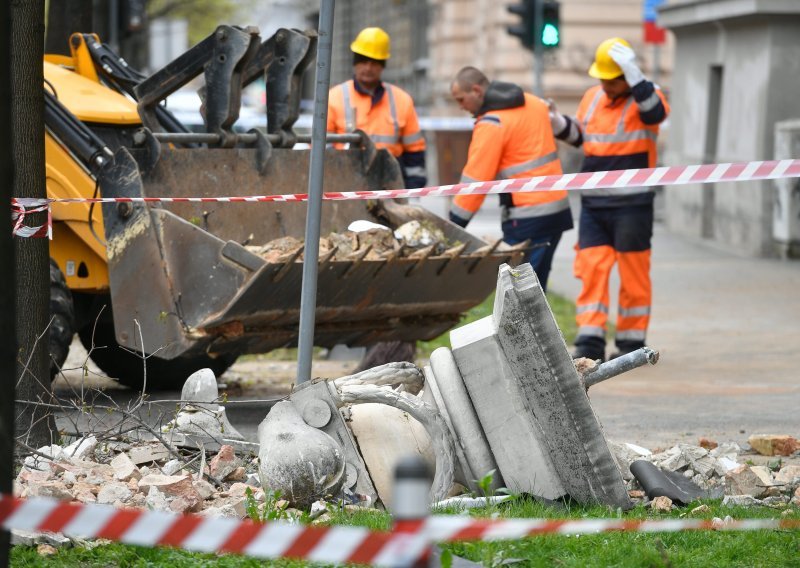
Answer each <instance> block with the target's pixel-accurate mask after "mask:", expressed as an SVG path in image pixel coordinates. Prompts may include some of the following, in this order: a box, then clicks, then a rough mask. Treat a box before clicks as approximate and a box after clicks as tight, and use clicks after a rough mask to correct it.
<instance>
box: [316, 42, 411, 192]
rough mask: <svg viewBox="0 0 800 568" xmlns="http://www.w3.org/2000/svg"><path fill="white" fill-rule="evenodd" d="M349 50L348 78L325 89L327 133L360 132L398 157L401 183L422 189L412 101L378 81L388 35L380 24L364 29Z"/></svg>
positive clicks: (388, 49)
mask: <svg viewBox="0 0 800 568" xmlns="http://www.w3.org/2000/svg"><path fill="white" fill-rule="evenodd" d="M350 50H351V51H352V52H353V78H352V79H350V80H349V81H345V82H344V83H341V84H339V85H336V86H335V87H333V88H332V89H331V91H330V94H329V97H328V132H332V133H344V132H353V131H354V130H356V129H359V130H363V131H364V132H366V133H367V134H369V136H370V138H372V140H373V142H374V143H375V145H376V146H377V147H378V148H385V149H387V150H388V151H389V152H390V153H391V154H392V155H393V156H395V157H396V158H397V159H398V161H399V162H400V166H401V168H402V170H403V179H404V181H405V185H406V187H408V188H416V187H423V186H424V185H425V183H426V182H427V178H426V174H425V139H424V138H423V136H422V132H421V131H420V128H419V120H418V119H417V112H416V110H415V109H414V102H413V101H412V99H411V96H410V95H409V94H408V93H406V92H405V91H404V90H402V89H401V88H400V87H397V86H395V85H391V84H389V83H386V82H383V81H381V75H382V74H383V70H384V68H385V67H386V61H388V59H389V57H390V56H391V54H390V39H389V34H387V33H386V32H385V31H383V30H382V29H381V28H374V27H373V28H364V29H363V30H361V32H359V34H358V36H357V37H356V39H355V40H354V41H353V43H351V44H350Z"/></svg>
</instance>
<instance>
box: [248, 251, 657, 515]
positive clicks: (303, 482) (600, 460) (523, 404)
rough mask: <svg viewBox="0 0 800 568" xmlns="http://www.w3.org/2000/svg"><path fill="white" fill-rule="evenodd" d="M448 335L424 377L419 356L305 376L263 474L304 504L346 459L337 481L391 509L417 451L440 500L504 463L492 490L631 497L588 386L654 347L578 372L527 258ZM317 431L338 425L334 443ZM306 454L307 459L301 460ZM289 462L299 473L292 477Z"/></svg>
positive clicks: (271, 441)
mask: <svg viewBox="0 0 800 568" xmlns="http://www.w3.org/2000/svg"><path fill="white" fill-rule="evenodd" d="M450 343H451V346H452V348H451V349H448V348H446V347H443V348H440V349H437V350H436V351H435V352H434V353H433V355H432V356H431V361H430V366H428V367H426V368H425V371H424V376H423V374H422V373H420V371H419V369H417V368H416V367H415V366H414V365H411V364H410V363H390V364H388V365H383V366H380V367H376V368H374V369H369V370H367V371H364V372H363V373H358V374H356V375H352V376H348V377H341V378H339V379H335V380H327V381H326V380H320V381H316V382H309V383H305V384H303V385H300V386H299V387H298V388H297V389H296V390H295V391H294V392H293V393H292V394H291V395H290V397H289V400H288V401H286V402H284V403H281V405H279V406H276V407H275V409H273V410H272V411H271V413H270V414H269V415H268V416H267V418H266V419H265V420H264V422H263V423H262V425H261V427H260V428H259V442H260V443H261V446H260V453H259V455H260V457H261V465H260V467H261V483H262V485H263V486H264V487H265V488H273V489H274V488H276V487H281V488H286V491H287V493H285V496H286V498H289V499H296V500H298V501H307V500H308V499H311V498H312V497H314V496H316V497H317V498H320V497H324V496H325V495H323V494H322V493H323V492H324V491H331V489H332V488H334V487H335V483H334V481H335V480H334V477H335V475H333V474H334V473H335V472H336V471H338V470H336V467H334V466H335V464H338V463H339V462H338V459H339V456H341V457H342V459H343V463H344V474H343V481H342V482H341V486H340V487H341V489H340V491H341V492H342V493H343V494H344V495H345V496H346V495H350V496H351V497H352V498H353V499H354V500H357V501H359V502H360V503H361V504H375V505H377V504H383V505H385V506H389V507H390V506H391V491H390V487H391V469H392V467H393V466H394V464H395V462H396V461H397V459H398V458H400V457H402V456H404V455H407V454H411V453H416V454H419V455H421V456H423V457H424V458H426V459H427V460H428V461H429V463H431V465H432V466H434V467H435V477H434V482H433V486H432V488H431V494H430V497H431V499H432V501H434V502H435V501H439V500H441V499H443V498H445V497H446V496H448V494H450V493H451V491H452V490H453V488H454V485H455V484H456V483H458V484H461V485H463V486H465V487H468V488H469V489H471V490H473V491H477V490H479V487H478V481H477V480H480V479H481V478H483V477H485V476H486V475H487V474H488V473H489V472H491V471H494V474H493V484H494V487H495V488H497V487H501V486H505V487H508V488H510V489H511V490H513V491H516V492H525V493H530V494H533V495H536V496H539V497H542V498H546V499H557V498H561V497H564V496H570V497H572V498H573V499H575V500H577V501H579V502H599V503H604V504H607V505H612V506H614V507H622V508H628V507H630V506H631V502H630V500H629V498H628V493H627V488H626V485H625V482H624V481H623V478H622V475H621V473H620V470H619V468H618V466H617V464H616V462H615V459H614V457H613V456H612V454H611V451H610V450H609V446H608V443H607V442H606V439H605V436H604V433H603V430H602V427H601V425H600V423H599V421H598V420H597V417H596V416H595V414H594V411H593V410H592V406H591V403H590V402H589V398H588V396H587V388H588V387H589V386H591V385H592V384H596V383H597V382H599V381H600V380H605V379H607V378H610V377H612V376H615V375H617V374H619V373H620V372H624V371H626V370H629V369H631V368H633V367H636V366H640V365H642V364H647V363H650V364H652V363H655V362H656V360H657V355H658V354H657V353H656V352H654V351H652V350H640V352H636V353H635V354H631V355H630V356H627V358H621V359H623V360H622V361H616V362H610V363H606V364H603V365H599V366H597V365H590V366H588V367H586V368H585V369H584V372H581V373H579V372H578V371H577V370H576V368H575V364H574V363H573V361H572V359H571V357H570V355H569V352H568V350H567V346H566V344H565V342H564V339H563V337H562V335H561V332H560V330H559V329H558V326H557V324H556V321H555V318H554V317H553V314H552V312H551V311H550V307H549V305H548V304H547V300H546V298H545V295H544V292H543V291H542V288H541V286H540V284H539V281H538V279H537V278H536V275H535V274H534V272H533V270H532V269H531V267H530V265H529V264H524V265H521V266H519V267H517V268H515V269H512V268H510V267H509V266H507V265H503V266H501V267H500V270H499V276H498V283H497V293H496V299H495V304H494V310H493V314H492V315H491V316H488V317H486V318H484V319H482V320H479V321H477V322H473V323H471V324H468V325H466V326H464V327H462V328H459V329H456V330H453V331H452V332H451V333H450ZM420 389H422V390H421V392H420ZM416 393H419V394H416ZM387 406H388V407H391V408H387ZM290 407H293V408H294V412H290V411H289V410H288V409H289V408H290ZM276 412H277V414H276V415H275V417H273V413H276ZM288 416H290V417H291V419H286V418H285V417H288ZM313 429H317V430H321V431H322V432H325V433H326V434H328V437H327V438H325V441H326V443H325V444H321V443H319V442H318V438H316V437H314V436H312V435H311V434H310V430H313ZM331 441H332V442H333V443H332V444H331ZM273 445H275V446H278V445H283V446H284V447H287V448H291V450H292V451H291V452H279V451H277V450H276V449H275V448H273ZM293 453H294V454H295V455H292V454H293ZM298 455H299V456H301V457H302V459H303V460H305V463H303V464H300V465H297V462H298ZM292 464H294V465H292ZM291 467H299V468H300V469H301V470H303V473H297V474H296V475H294V476H287V474H286V471H289V470H288V469H287V468H291ZM306 470H308V471H309V472H316V477H309V476H308V475H307V474H306ZM287 477H291V483H290V484H289V486H287V482H286V479H287Z"/></svg>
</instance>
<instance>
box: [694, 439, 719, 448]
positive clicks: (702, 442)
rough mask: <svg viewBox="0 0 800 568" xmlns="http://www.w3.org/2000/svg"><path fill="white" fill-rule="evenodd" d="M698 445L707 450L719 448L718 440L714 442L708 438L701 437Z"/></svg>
mask: <svg viewBox="0 0 800 568" xmlns="http://www.w3.org/2000/svg"><path fill="white" fill-rule="evenodd" d="M697 445H698V446H700V447H701V448H704V449H706V450H713V449H714V448H716V447H717V446H719V444H717V442H716V440H712V439H711V438H706V437H705V436H701V437H700V439H699V440H698V441H697Z"/></svg>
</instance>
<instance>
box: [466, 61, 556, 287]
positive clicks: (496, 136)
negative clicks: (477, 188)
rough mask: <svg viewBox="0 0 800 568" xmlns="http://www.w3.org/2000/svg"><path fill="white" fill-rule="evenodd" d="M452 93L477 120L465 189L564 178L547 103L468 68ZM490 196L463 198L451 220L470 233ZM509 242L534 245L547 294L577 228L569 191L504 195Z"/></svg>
mask: <svg viewBox="0 0 800 568" xmlns="http://www.w3.org/2000/svg"><path fill="white" fill-rule="evenodd" d="M450 91H451V93H452V95H453V98H454V99H455V100H456V101H457V102H458V104H459V106H460V107H461V108H462V109H464V110H466V111H468V112H470V113H471V114H472V115H473V116H474V117H475V126H474V127H473V131H472V141H471V142H470V145H469V152H468V156H467V164H466V165H465V166H464V169H463V170H462V172H461V183H472V182H476V181H489V180H494V179H507V178H527V177H534V176H542V175H551V174H560V173H561V162H560V161H559V159H558V152H557V148H556V141H555V139H554V138H553V129H552V127H551V125H550V119H549V111H548V106H547V103H546V102H544V101H543V100H541V99H539V98H538V97H535V96H533V95H531V94H528V93H525V92H523V90H522V89H521V88H520V87H519V86H517V85H515V84H513V83H503V82H500V81H492V82H491V83H490V82H489V80H488V79H487V78H486V75H484V74H483V73H482V72H481V71H479V70H478V69H476V68H475V67H464V68H463V69H461V71H459V72H458V74H457V75H456V78H455V80H454V81H453V83H452V85H451V87H450ZM485 197H486V196H485V195H457V196H456V197H455V198H454V200H453V203H452V205H451V208H450V220H451V221H453V222H454V223H456V224H458V225H460V226H462V227H466V226H467V223H469V221H470V219H471V218H472V216H473V215H475V213H477V211H478V209H480V207H481V204H482V203H483V200H484V198H485ZM500 204H501V205H502V225H501V226H502V229H503V241H505V242H506V243H508V244H511V245H513V244H517V243H521V242H523V241H526V240H529V241H530V243H531V244H532V245H541V246H538V247H534V248H532V249H531V250H530V251H528V253H527V254H526V257H525V258H524V259H523V262H530V263H531V266H532V267H533V270H534V272H536V275H537V276H538V278H539V282H540V283H541V285H542V288H543V289H547V278H548V276H549V274H550V266H551V265H552V262H553V253H554V252H555V249H556V246H557V245H558V241H559V240H560V239H561V234H562V233H563V232H564V231H566V230H569V229H571V228H572V215H571V214H570V209H569V202H568V201H567V192H566V191H547V192H528V193H510V194H500Z"/></svg>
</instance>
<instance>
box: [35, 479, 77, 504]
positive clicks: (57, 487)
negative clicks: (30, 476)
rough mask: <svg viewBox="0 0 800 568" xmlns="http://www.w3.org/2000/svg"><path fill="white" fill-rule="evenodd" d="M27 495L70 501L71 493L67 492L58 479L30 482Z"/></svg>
mask: <svg viewBox="0 0 800 568" xmlns="http://www.w3.org/2000/svg"><path fill="white" fill-rule="evenodd" d="M28 496H30V497H51V498H53V499H62V500H67V501H72V493H70V492H69V490H68V489H67V488H66V486H65V485H64V482H63V481H58V480H53V481H43V482H41V483H31V484H30V485H29V486H28Z"/></svg>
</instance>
